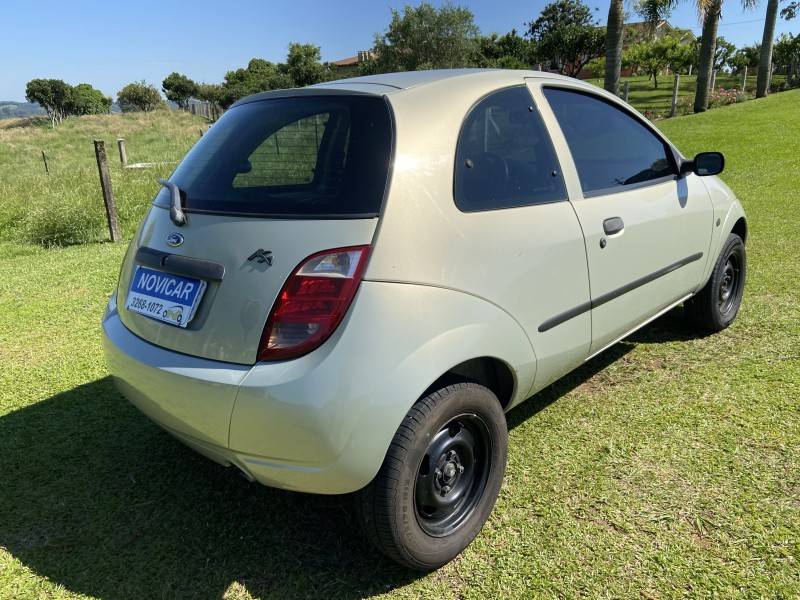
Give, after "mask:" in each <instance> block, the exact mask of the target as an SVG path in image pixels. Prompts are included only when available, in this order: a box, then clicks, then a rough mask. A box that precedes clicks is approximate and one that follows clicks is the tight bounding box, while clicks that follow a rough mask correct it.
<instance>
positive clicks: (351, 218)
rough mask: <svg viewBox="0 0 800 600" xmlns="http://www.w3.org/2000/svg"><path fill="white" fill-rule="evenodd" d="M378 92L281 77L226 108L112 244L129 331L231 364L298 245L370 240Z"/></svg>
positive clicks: (248, 345) (387, 131)
mask: <svg viewBox="0 0 800 600" xmlns="http://www.w3.org/2000/svg"><path fill="white" fill-rule="evenodd" d="M392 135H393V134H392V128H391V114H390V110H389V107H388V104H387V102H386V101H385V99H384V98H382V97H380V96H377V95H371V94H359V93H355V92H342V91H339V90H333V91H331V90H294V91H290V92H282V93H276V94H267V95H259V96H255V97H253V98H252V99H246V100H244V101H242V102H240V103H239V104H237V105H234V106H233V107H232V108H231V109H230V110H228V111H227V112H226V113H225V115H224V116H223V117H222V118H221V119H220V120H219V122H217V123H216V124H215V125H214V126H213V127H211V129H210V130H209V131H208V133H207V134H206V135H205V136H204V137H203V138H201V140H200V141H199V142H198V143H197V144H196V145H195V146H194V148H193V149H192V150H191V151H190V152H189V153H188V154H187V156H186V157H185V158H184V160H183V161H182V162H181V164H180V165H179V166H178V168H177V169H176V170H175V172H174V173H173V174H172V176H171V177H170V182H171V183H173V184H175V185H177V187H178V189H179V191H180V205H181V208H182V210H183V212H184V213H185V216H186V223H184V224H182V225H181V224H180V219H175V218H174V217H175V213H174V212H173V215H172V218H171V215H170V202H171V194H170V191H169V190H168V189H167V188H162V190H161V191H160V192H159V193H158V195H157V196H156V198H155V201H154V203H153V206H152V208H151V209H150V211H149V213H148V215H147V217H146V218H145V221H144V223H143V224H142V226H141V228H140V230H139V233H138V234H137V236H136V238H135V239H134V241H133V242H132V246H131V248H130V250H129V252H128V253H127V255H126V258H125V261H124V264H123V268H122V272H121V276H120V282H119V288H118V305H119V306H120V316H121V319H122V321H123V323H124V324H125V326H126V327H127V328H128V329H130V330H131V331H132V332H134V333H135V334H136V335H138V336H139V337H141V338H143V339H145V340H147V341H149V342H151V343H153V344H156V345H158V346H161V347H164V348H169V349H171V350H175V351H178V352H181V353H184V354H189V355H194V356H200V357H203V358H209V359H214V360H222V361H228V362H234V363H241V364H252V363H254V362H255V361H256V359H257V355H258V348H259V343H260V340H261V335H262V332H263V330H264V326H265V323H266V320H267V317H268V314H269V312H270V309H271V308H272V306H273V303H274V302H275V299H276V297H277V295H278V293H279V292H280V290H281V288H282V286H283V284H284V282H285V281H286V279H287V277H289V276H290V275H291V274H292V272H293V271H294V270H295V268H296V267H297V266H298V265H299V264H300V263H301V262H302V261H303V260H304V259H305V258H307V257H308V256H310V255H312V254H315V253H318V252H320V251H323V250H328V249H334V248H343V247H352V246H359V245H367V244H370V243H371V242H372V238H373V235H374V233H375V228H376V226H377V221H378V216H379V214H380V211H381V206H382V202H383V197H384V192H385V189H386V186H387V184H388V183H387V177H388V173H389V163H390V160H391V149H392V145H393V144H392Z"/></svg>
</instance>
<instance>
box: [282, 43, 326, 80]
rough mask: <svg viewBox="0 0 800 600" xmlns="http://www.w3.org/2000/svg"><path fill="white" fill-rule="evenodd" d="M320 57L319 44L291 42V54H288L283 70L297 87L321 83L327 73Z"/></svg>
mask: <svg viewBox="0 0 800 600" xmlns="http://www.w3.org/2000/svg"><path fill="white" fill-rule="evenodd" d="M320 58H321V55H320V50H319V46H314V45H313V44H289V54H288V55H287V56H286V65H285V67H284V69H283V70H284V71H285V73H286V74H287V75H288V76H289V77H291V79H292V81H293V82H294V85H295V86H297V87H303V86H306V85H312V84H314V83H319V82H320V81H323V80H324V79H325V75H326V72H325V67H324V65H323V64H322V63H321V62H320Z"/></svg>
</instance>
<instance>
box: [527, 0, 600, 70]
mask: <svg viewBox="0 0 800 600" xmlns="http://www.w3.org/2000/svg"><path fill="white" fill-rule="evenodd" d="M527 35H528V37H529V38H530V39H531V40H533V42H534V44H535V53H536V56H537V57H538V58H539V59H540V60H543V61H546V62H548V63H549V64H550V66H551V68H555V69H556V70H557V71H558V72H559V73H561V74H562V75H570V76H572V77H575V76H577V75H578V73H579V72H580V71H581V69H582V68H583V67H584V66H585V65H586V64H587V63H588V62H589V61H590V60H592V59H593V58H596V57H598V56H600V55H602V54H603V49H604V45H605V31H604V30H603V29H602V28H599V27H597V26H596V25H595V24H594V22H593V20H592V12H591V10H590V9H589V7H588V6H587V5H586V4H584V3H583V2H582V1H581V0H556V1H555V2H552V3H550V4H548V5H547V6H545V7H544V9H543V10H542V12H541V14H540V15H539V17H538V18H537V19H536V20H535V21H533V22H531V23H529V24H528V33H527Z"/></svg>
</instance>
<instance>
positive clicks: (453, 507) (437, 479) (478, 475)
mask: <svg viewBox="0 0 800 600" xmlns="http://www.w3.org/2000/svg"><path fill="white" fill-rule="evenodd" d="M490 456H491V440H490V439H489V428H488V427H487V426H486V423H484V422H483V420H482V419H481V418H480V417H479V416H478V415H475V414H463V415H458V416H456V417H454V418H453V419H451V420H450V421H448V422H447V423H446V424H445V425H444V426H443V427H442V428H441V429H440V430H439V432H438V433H437V434H436V435H435V436H433V439H432V440H431V442H430V444H429V445H428V448H427V449H426V451H425V455H424V456H423V457H422V461H421V462H420V465H419V469H418V470H417V480H416V482H415V488H414V500H415V502H414V509H415V511H416V516H417V521H418V522H419V525H420V527H422V529H423V530H424V531H425V532H426V533H428V534H429V535H432V536H435V537H442V536H445V535H448V534H449V533H451V532H452V531H454V530H455V529H457V528H458V526H459V525H461V523H463V522H464V521H465V520H466V519H468V518H469V516H470V515H471V514H472V512H473V511H474V510H475V507H476V506H477V504H478V502H479V501H480V499H481V497H482V496H483V491H484V489H486V481H487V480H488V478H489V460H490Z"/></svg>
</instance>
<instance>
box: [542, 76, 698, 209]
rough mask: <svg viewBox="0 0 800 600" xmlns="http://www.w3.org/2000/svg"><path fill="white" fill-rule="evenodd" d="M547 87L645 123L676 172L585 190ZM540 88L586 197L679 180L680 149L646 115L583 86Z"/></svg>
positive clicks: (554, 84) (618, 192)
mask: <svg viewBox="0 0 800 600" xmlns="http://www.w3.org/2000/svg"><path fill="white" fill-rule="evenodd" d="M547 89H556V90H562V91H567V92H573V93H575V94H580V95H582V96H588V97H590V98H593V99H595V100H598V101H600V102H603V103H605V104H608V105H609V106H611V107H612V108H615V109H617V110H619V111H620V112H622V113H624V114H625V115H627V116H628V117H630V118H631V119H633V120H634V121H636V122H638V123H639V124H640V125H643V126H644V127H645V128H646V129H647V130H648V131H649V132H650V133H652V134H653V135H654V136H655V137H656V138H657V139H658V140H659V141H660V142H661V143H662V144H663V145H664V148H665V150H667V152H666V154H667V158H668V159H669V161H670V165H671V166H672V169H673V171H674V173H672V174H670V175H664V176H662V177H657V178H656V179H648V180H647V181H639V182H637V183H631V184H629V185H621V186H613V187H607V188H602V189H598V190H590V191H588V192H587V191H584V189H583V185H582V184H581V178H580V174H579V173H578V166H577V165H576V164H575V157H574V156H573V155H572V150H571V149H570V147H569V142H568V141H567V136H566V135H564V130H563V129H562V128H561V123H559V121H558V117H557V116H556V113H555V111H554V110H553V106H552V104H551V103H550V101H549V100H548V99H547V96H546V95H545V90H547ZM540 90H541V92H542V96H544V99H545V101H546V102H547V103H548V106H549V108H550V111H551V112H552V113H553V119H554V120H555V123H556V125H557V126H558V128H559V130H560V131H561V135H562V137H563V138H564V142H565V143H566V146H567V151H568V152H569V155H570V158H571V159H572V164H573V165H574V167H575V175H576V177H577V178H578V187H579V188H580V190H581V194H582V196H583V197H584V198H596V197H597V196H613V195H615V194H621V193H624V192H628V191H631V190H638V189H642V188H647V187H652V186H655V185H660V184H662V183H665V182H667V181H677V180H678V179H680V163H681V160H682V158H683V155H682V154H681V153H680V152H679V151H678V149H677V148H676V147H675V146H674V145H673V144H672V142H670V141H669V140H668V139H667V138H666V137H665V136H664V134H663V133H661V132H660V131H659V130H658V129H657V128H656V127H655V126H654V125H653V124H652V123H651V122H650V121H648V120H647V119H646V118H645V117H643V116H641V115H640V114H638V113H636V112H634V111H632V110H631V109H630V108H628V107H627V106H626V105H625V104H623V103H622V102H617V101H615V100H612V99H611V98H607V97H605V96H603V95H602V94H598V93H596V92H595V91H594V90H587V89H583V88H582V87H578V86H572V85H569V84H566V85H565V84H561V83H546V84H543V85H542V86H540Z"/></svg>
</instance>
